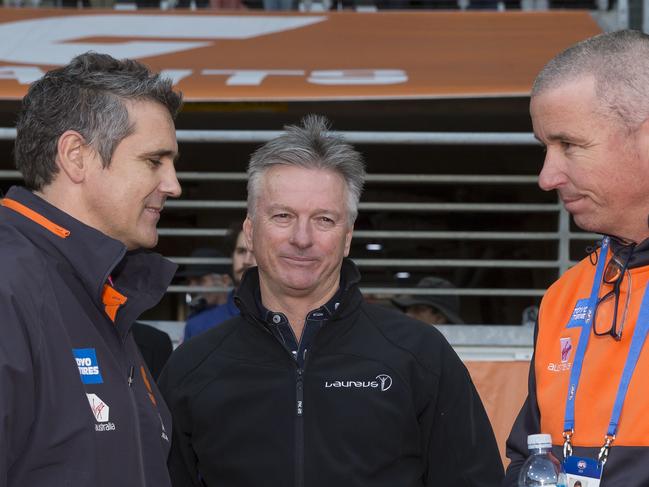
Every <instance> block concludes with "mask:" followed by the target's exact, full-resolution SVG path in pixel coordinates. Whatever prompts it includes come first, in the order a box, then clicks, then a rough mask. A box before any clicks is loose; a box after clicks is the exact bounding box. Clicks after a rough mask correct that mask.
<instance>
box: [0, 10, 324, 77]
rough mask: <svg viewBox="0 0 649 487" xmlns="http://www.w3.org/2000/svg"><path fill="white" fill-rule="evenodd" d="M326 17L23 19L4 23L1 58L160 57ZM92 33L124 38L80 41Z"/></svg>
mask: <svg viewBox="0 0 649 487" xmlns="http://www.w3.org/2000/svg"><path fill="white" fill-rule="evenodd" d="M324 20H327V17H326V16H304V17H302V16H300V17H288V16H261V15H260V16H242V15H220V16H209V15H204V16H194V15H122V14H117V15H72V16H62V17H47V18H40V19H32V20H21V21H17V22H6V23H3V24H0V60H2V61H5V62H13V63H24V64H45V65H63V64H66V63H68V62H69V61H70V59H72V58H73V57H74V56H77V55H78V54H81V53H84V52H86V51H91V50H92V51H97V52H102V53H106V54H110V55H111V56H113V57H115V58H119V59H121V58H143V57H149V56H160V55H164V54H172V53H176V52H180V51H187V50H190V49H196V48H199V47H206V46H210V45H213V44H214V41H215V40H218V39H251V38H254V37H259V36H262V35H267V34H275V33H277V32H283V31H287V30H292V29H298V28H301V27H306V26H309V25H312V24H315V23H318V22H322V21H324ZM88 37H111V38H121V39H123V40H124V41H123V42H110V43H100V42H87V41H82V40H81V39H84V38H88ZM133 38H135V39H138V40H133ZM161 38H162V39H165V38H167V39H175V40H173V41H172V40H167V41H165V40H160V39H161ZM26 39H28V40H29V41H26ZM142 39H156V40H142ZM177 39H187V40H177Z"/></svg>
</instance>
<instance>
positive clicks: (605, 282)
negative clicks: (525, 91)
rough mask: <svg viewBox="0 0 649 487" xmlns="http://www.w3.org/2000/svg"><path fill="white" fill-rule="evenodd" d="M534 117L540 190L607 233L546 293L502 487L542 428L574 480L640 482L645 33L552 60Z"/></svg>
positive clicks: (644, 435)
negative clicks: (542, 152) (540, 155)
mask: <svg viewBox="0 0 649 487" xmlns="http://www.w3.org/2000/svg"><path fill="white" fill-rule="evenodd" d="M530 112H531V116H532V122H533V125H534V133H535V135H536V137H537V138H538V139H539V141H540V142H541V143H542V144H543V145H544V146H545V147H546V151H547V153H546V156H545V162H544V165H543V169H542V170H541V173H540V176H539V185H540V186H541V188H542V189H544V190H546V191H550V190H557V192H558V194H559V197H560V198H561V200H562V202H563V204H564V206H565V208H566V209H567V210H568V211H569V212H570V213H571V214H572V215H573V217H574V219H575V223H576V224H577V225H578V226H579V227H581V228H583V229H584V230H586V231H590V232H596V233H600V234H603V235H604V238H603V240H602V242H601V244H600V245H599V246H598V247H599V248H597V249H596V250H595V251H593V252H592V253H591V254H590V255H589V256H588V257H587V258H585V259H584V260H582V261H581V262H579V263H578V264H577V265H575V266H574V267H573V268H572V269H570V270H569V271H567V272H566V273H565V274H564V275H563V276H562V277H561V278H560V279H559V280H558V281H557V282H556V283H554V284H553V285H552V286H551V287H550V289H549V290H548V291H547V293H546V295H545V296H544V298H543V302H542V304H541V308H540V312H539V318H538V327H537V334H536V342H535V353H534V360H533V363H532V367H531V370H530V383H529V396H528V398H527V401H526V403H525V404H524V406H523V409H522V410H521V413H520V415H519V417H518V418H517V420H516V422H515V424H514V427H513V430H512V432H511V435H510V437H509V440H508V442H507V447H508V448H507V452H508V456H509V457H510V458H511V460H512V461H511V464H510V466H509V468H508V470H507V476H506V479H505V482H504V484H503V485H505V486H515V485H517V483H516V482H517V477H518V474H519V471H520V469H521V465H522V463H523V462H524V460H525V458H526V456H527V455H528V453H527V445H526V439H527V435H528V434H534V433H541V432H542V433H550V434H551V435H552V442H553V445H554V453H555V454H556V455H557V456H558V457H559V458H563V459H565V461H564V465H565V466H566V469H567V470H568V472H569V473H570V472H571V471H572V472H573V475H581V474H584V475H586V473H584V472H585V470H584V468H585V467H586V466H589V465H592V466H593V468H594V470H593V472H590V473H588V475H587V477H588V478H597V477H601V484H600V485H602V486H625V487H640V486H646V485H649V420H648V419H647V418H648V416H647V414H646V411H647V407H648V406H649V386H648V385H647V384H649V345H647V344H646V343H645V338H646V335H647V332H648V331H649V296H648V297H645V294H646V293H645V291H646V290H647V289H648V287H647V282H648V281H649V227H648V215H649V179H648V178H647V174H649V36H647V35H644V34H641V33H639V32H633V31H620V32H614V33H609V34H602V35H600V36H596V37H593V38H591V39H587V40H586V41H583V42H581V43H578V44H576V45H575V46H573V47H571V48H569V49H567V50H566V51H564V52H562V53H561V54H559V55H557V56H556V57H555V58H554V59H553V60H551V61H550V62H549V63H548V64H547V65H546V66H545V67H544V68H543V70H542V71H541V73H540V74H539V76H538V77H537V79H536V81H535V83H534V87H533V89H532V98H531V107H530ZM580 469H581V470H580ZM574 478H579V477H573V479H574ZM584 478H586V477H584ZM574 481H575V480H572V481H571V482H574ZM581 481H583V480H581ZM570 485H572V484H570Z"/></svg>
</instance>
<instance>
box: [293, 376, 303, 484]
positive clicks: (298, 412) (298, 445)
mask: <svg viewBox="0 0 649 487" xmlns="http://www.w3.org/2000/svg"><path fill="white" fill-rule="evenodd" d="M295 486H296V487H303V486H304V370H303V369H300V368H298V369H297V376H296V381H295Z"/></svg>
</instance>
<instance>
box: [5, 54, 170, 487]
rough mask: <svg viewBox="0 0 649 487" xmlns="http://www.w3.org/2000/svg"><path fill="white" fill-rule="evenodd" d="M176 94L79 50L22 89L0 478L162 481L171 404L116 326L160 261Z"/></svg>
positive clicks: (141, 302)
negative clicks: (20, 182) (158, 249)
mask: <svg viewBox="0 0 649 487" xmlns="http://www.w3.org/2000/svg"><path fill="white" fill-rule="evenodd" d="M181 101H182V99H181V96H180V95H179V94H177V93H175V92H174V91H173V90H172V87H171V81H170V80H165V79H161V78H160V77H159V75H156V74H153V73H151V72H150V71H149V70H148V69H147V68H146V67H145V66H144V65H142V64H140V63H138V62H135V61H130V60H123V61H118V60H116V59H113V58H111V57H110V56H107V55H102V54H94V53H87V54H83V55H80V56H78V57H76V58H75V59H73V60H72V61H71V62H70V64H68V65H66V66H64V67H62V68H60V69H56V70H53V71H50V72H48V73H47V74H46V75H45V76H44V77H43V78H41V79H39V80H38V81H36V82H35V83H34V84H32V85H31V87H30V88H29V92H28V93H27V95H26V96H25V98H24V99H23V107H22V111H21V113H20V117H19V120H18V126H17V136H16V144H15V157H16V166H17V167H18V169H19V170H20V171H21V172H22V175H23V178H24V180H25V186H26V187H14V188H12V189H11V190H10V191H9V192H8V194H7V195H6V197H5V198H4V199H2V200H0V330H1V336H0V486H1V487H24V486H30V487H50V486H63V485H74V486H84V487H85V486H93V487H95V486H106V487H115V486H129V487H131V486H133V487H145V486H156V487H170V486H171V483H170V479H169V475H168V473H167V468H166V459H167V454H168V452H169V446H170V445H169V440H170V435H171V418H170V414H169V411H168V410H167V408H166V406H165V405H164V402H163V401H162V399H161V398H160V395H159V392H158V390H157V388H156V386H155V382H154V381H153V380H152V378H151V375H150V373H149V371H148V370H147V368H146V366H145V365H144V361H143V360H142V357H141V355H140V353H139V351H138V349H137V346H136V344H135V341H134V340H133V334H132V332H131V325H132V323H133V322H134V321H135V319H136V318H137V317H138V316H139V315H140V314H141V313H142V312H143V311H144V310H146V309H148V308H151V307H152V306H154V305H155V304H156V303H157V302H158V301H159V299H160V298H161V297H162V295H163V294H164V292H165V291H166V288H167V286H168V284H169V282H170V281H171V278H172V277H173V274H174V272H175V270H176V266H175V265H174V264H172V263H171V262H169V261H167V260H166V259H163V258H162V257H161V256H159V255H157V254H152V253H147V252H142V251H138V249H141V248H149V247H153V246H154V245H155V244H156V242H157V238H158V236H157V230H156V226H157V222H158V220H159V218H160V212H161V210H162V208H163V206H164V203H165V200H166V199H167V197H175V196H178V195H179V194H180V186H179V184H178V180H177V179H176V173H175V169H174V160H175V158H176V156H177V153H178V146H177V143H176V135H175V128H174V122H173V119H174V117H175V115H176V113H177V112H178V110H179V109H180V105H181Z"/></svg>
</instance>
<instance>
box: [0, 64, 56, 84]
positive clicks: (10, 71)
mask: <svg viewBox="0 0 649 487" xmlns="http://www.w3.org/2000/svg"><path fill="white" fill-rule="evenodd" d="M44 74H45V71H43V70H42V69H41V68H39V67H37V66H0V80H3V79H13V80H15V81H18V83H20V84H21V85H30V84H32V83H33V82H34V81H36V80H37V79H39V78H41V77H42V76H43V75H44Z"/></svg>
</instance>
